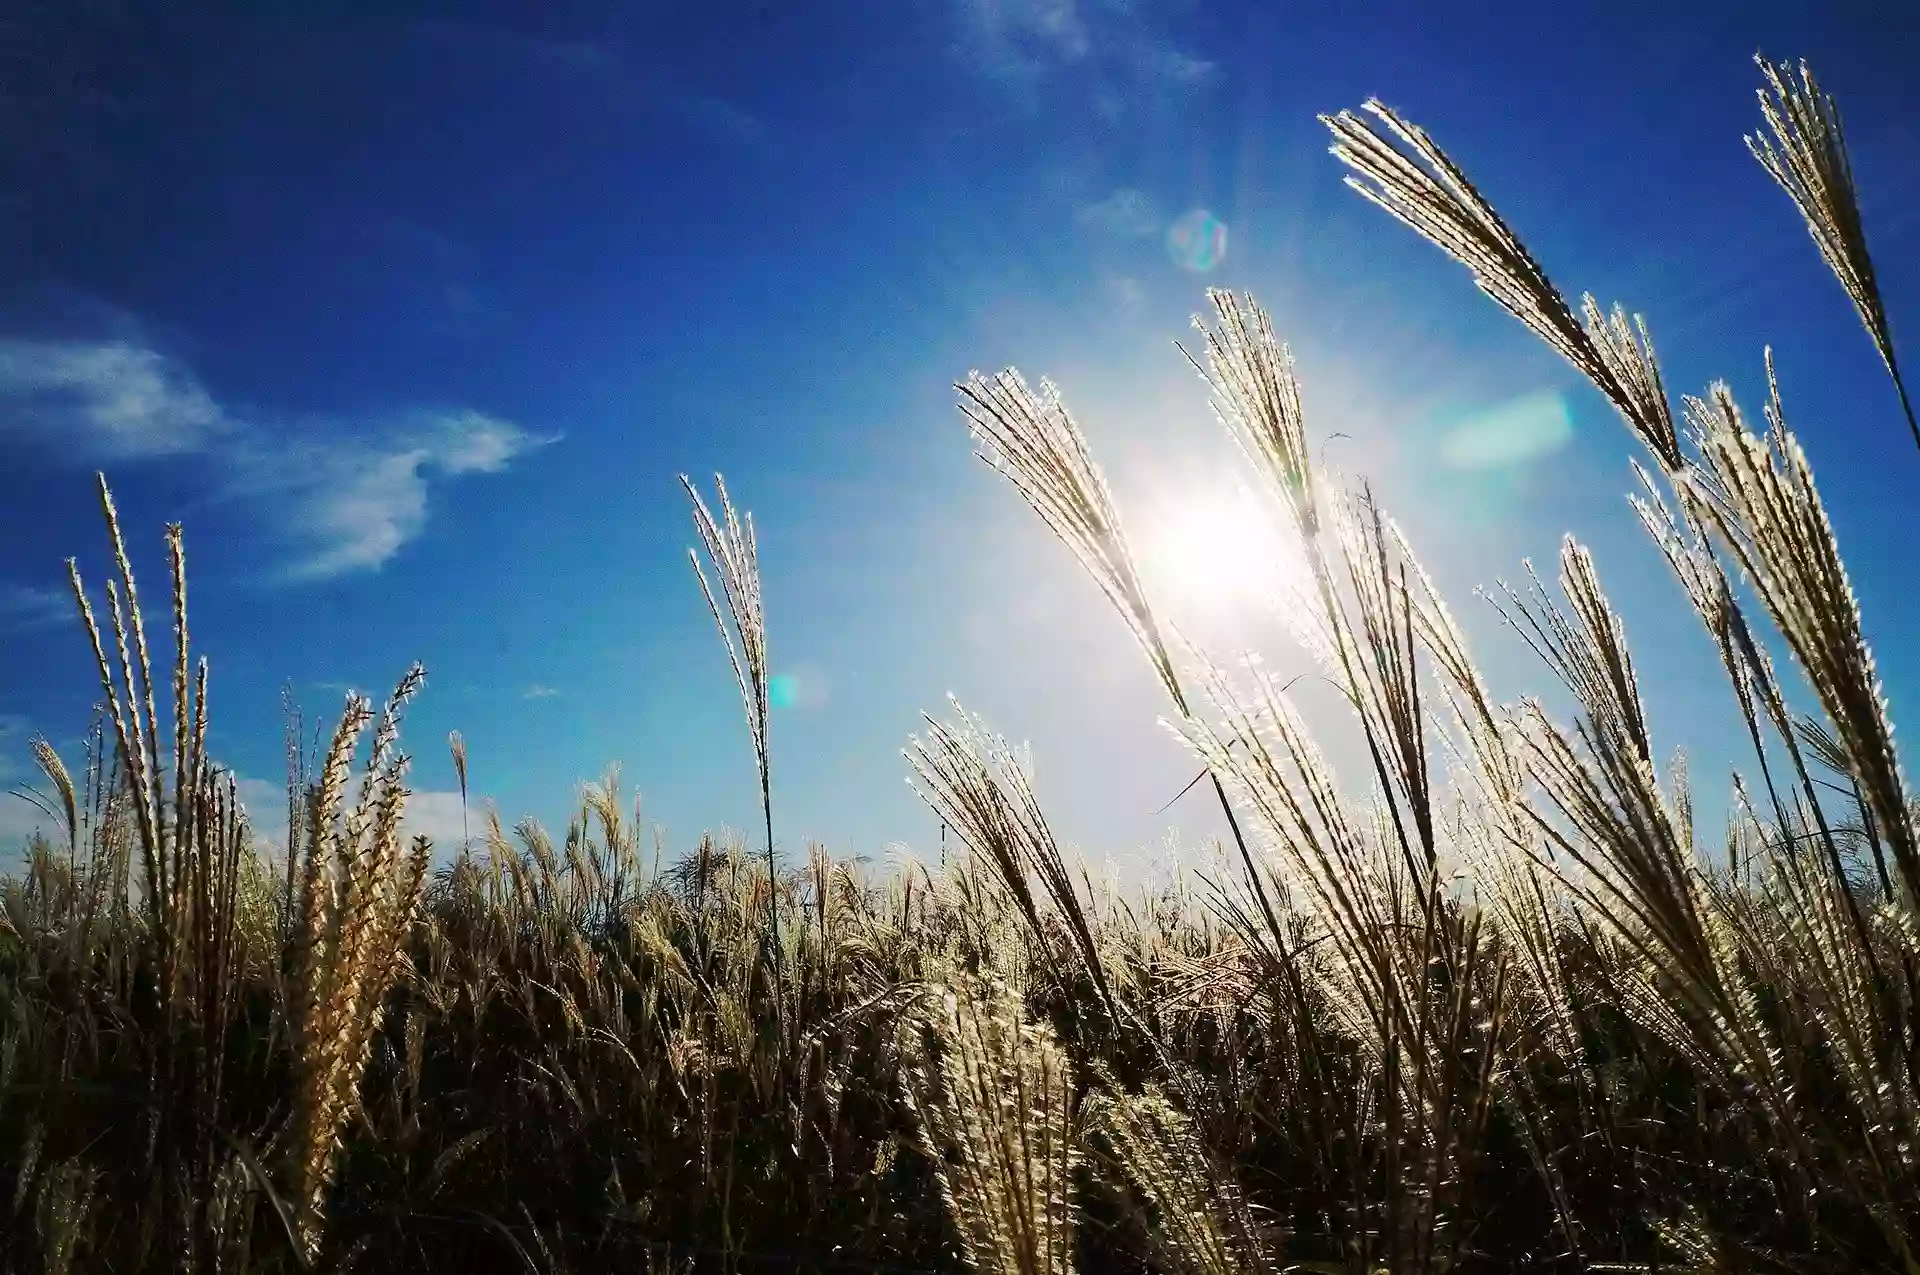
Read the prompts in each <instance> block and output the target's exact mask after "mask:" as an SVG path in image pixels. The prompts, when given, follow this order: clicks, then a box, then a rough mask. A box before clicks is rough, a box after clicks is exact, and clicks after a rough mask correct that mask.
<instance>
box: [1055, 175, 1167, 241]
mask: <svg viewBox="0 0 1920 1275" xmlns="http://www.w3.org/2000/svg"><path fill="white" fill-rule="evenodd" d="M1074 220H1075V221H1078V222H1079V223H1080V224H1081V225H1083V226H1091V227H1093V228H1094V229H1096V230H1101V231H1105V232H1106V233H1107V234H1110V235H1121V236H1124V237H1128V238H1140V237H1142V236H1144V235H1152V234H1157V233H1159V230H1160V227H1161V226H1163V225H1165V224H1166V219H1165V218H1164V217H1163V216H1161V213H1160V209H1159V208H1158V207H1157V206H1156V205H1155V204H1154V202H1153V200H1152V199H1150V198H1149V197H1148V196H1147V195H1146V194H1145V192H1143V191H1138V190H1135V189H1134V188H1133V187H1131V186H1121V187H1118V188H1116V189H1115V190H1114V191H1113V192H1112V193H1110V194H1109V195H1107V196H1106V197H1105V198H1104V199H1097V200H1095V201H1093V202H1092V203H1090V204H1082V205H1080V207H1078V208H1076V209H1075V210H1074Z"/></svg>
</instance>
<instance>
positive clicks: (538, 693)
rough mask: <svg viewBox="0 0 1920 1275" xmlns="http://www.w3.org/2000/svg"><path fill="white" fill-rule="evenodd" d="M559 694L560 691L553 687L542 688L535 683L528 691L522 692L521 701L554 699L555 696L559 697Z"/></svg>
mask: <svg viewBox="0 0 1920 1275" xmlns="http://www.w3.org/2000/svg"><path fill="white" fill-rule="evenodd" d="M559 693H560V692H559V691H558V690H555V689H554V688H553V687H551V686H542V685H541V684H540V683H538V682H535V683H534V684H533V685H532V686H529V687H528V688H527V689H526V690H524V691H521V692H520V698H521V699H552V698H553V697H554V696H556V695H558V694H559Z"/></svg>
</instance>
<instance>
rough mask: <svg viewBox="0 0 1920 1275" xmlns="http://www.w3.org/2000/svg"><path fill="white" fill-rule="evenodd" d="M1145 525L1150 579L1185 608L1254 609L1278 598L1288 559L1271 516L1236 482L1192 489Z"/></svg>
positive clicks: (1159, 591) (1173, 603) (1144, 551)
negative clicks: (1237, 485) (1228, 484)
mask: <svg viewBox="0 0 1920 1275" xmlns="http://www.w3.org/2000/svg"><path fill="white" fill-rule="evenodd" d="M1143 531H1144V533H1145V535H1144V538H1143V539H1144V542H1143V545H1142V558H1143V560H1144V561H1143V566H1144V568H1145V570H1146V573H1147V575H1148V577H1149V580H1150V582H1151V584H1152V585H1153V587H1154V589H1155V592H1156V593H1157V594H1159V596H1160V597H1162V598H1164V599H1165V601H1166V602H1167V603H1168V604H1169V605H1171V606H1173V607H1175V608H1176V609H1177V610H1178V611H1180V612H1205V613H1212V614H1215V615H1219V614H1224V613H1229V612H1237V611H1242V610H1246V609H1249V608H1252V607H1254V606H1255V605H1256V604H1257V603H1259V602H1260V601H1262V600H1263V599H1271V598H1273V597H1274V596H1275V594H1276V592H1277V590H1278V587H1279V585H1280V583H1281V578H1282V576H1283V575H1284V573H1285V571H1286V569H1287V563H1288V561H1289V556H1288V555H1286V554H1285V553H1283V552H1282V550H1283V546H1282V545H1281V543H1280V541H1279V538H1278V535H1277V533H1276V531H1275V528H1274V525H1273V522H1272V520H1271V519H1270V518H1268V517H1267V516H1266V515H1265V514H1264V512H1263V511H1262V510H1261V509H1260V508H1259V507H1258V506H1257V505H1256V504H1255V502H1254V500H1253V498H1252V497H1251V496H1250V495H1249V494H1247V493H1246V492H1245V491H1244V490H1241V489H1237V488H1214V489H1211V490H1206V491H1197V492H1192V493H1188V494H1187V495H1185V496H1184V497H1183V498H1182V499H1180V500H1178V501H1176V502H1169V503H1168V504H1166V505H1165V506H1164V507H1162V508H1161V509H1160V510H1159V511H1158V513H1157V516H1155V517H1154V518H1153V519H1152V521H1151V522H1150V524H1149V525H1148V526H1147V527H1145V528H1143Z"/></svg>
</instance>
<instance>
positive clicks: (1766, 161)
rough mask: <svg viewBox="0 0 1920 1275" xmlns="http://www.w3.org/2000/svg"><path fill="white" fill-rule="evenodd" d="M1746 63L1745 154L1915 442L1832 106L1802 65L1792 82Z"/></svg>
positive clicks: (1788, 69) (1789, 71)
mask: <svg viewBox="0 0 1920 1275" xmlns="http://www.w3.org/2000/svg"><path fill="white" fill-rule="evenodd" d="M1753 60H1754V63H1755V65H1757V66H1758V67H1759V68H1760V74H1761V75H1762V76H1763V77H1764V78H1765V80H1766V84H1765V85H1764V86H1763V87H1761V88H1760V89H1758V90H1756V91H1757V93H1758V94H1759V97H1760V113H1761V115H1762V116H1763V117H1764V118H1765V120H1766V124H1767V133H1750V134H1748V135H1747V138H1746V142H1747V149H1748V150H1749V151H1752V152H1753V157H1754V158H1755V159H1757V160H1759V161H1760V165H1761V167H1763V168H1765V169H1766V170H1767V172H1768V174H1769V175H1770V176H1772V178H1773V180H1774V181H1776V182H1778V183H1779V185H1780V189H1781V190H1784V191H1786V192H1787V198H1789V199H1791V200H1793V204H1794V207H1796V208H1798V209H1799V210H1800V215H1801V216H1802V217H1803V218H1805V219H1806V223H1807V233H1808V234H1810V235H1812V236H1813V242H1814V244H1815V245H1816V246H1817V247H1818V248H1819V249H1820V255H1821V257H1822V258H1824V259H1825V260H1826V263H1827V268H1828V269H1830V270H1832V271H1833V275H1834V278H1836V279H1838V280H1839V281H1840V286H1841V287H1842V288H1843V289H1845V290H1846V294H1847V298H1848V300H1850V301H1852V302H1853V308H1854V309H1855V310H1856V311H1857V312H1858V313H1859V315H1860V322H1861V323H1863V324H1865V325H1866V329H1867V335H1868V336H1869V337H1870V338H1872V340H1873V348H1874V349H1875V350H1877V351H1878V352H1879V354H1880V361H1881V362H1882V363H1884V364H1886V368H1887V375H1889V376H1890V377H1892V378H1893V387H1894V390H1895V391H1896V392H1897V393H1898V394H1899V395H1900V409H1901V410H1902V411H1903V412H1905V413H1906V416H1907V428H1908V429H1910V430H1912V431H1913V440H1914V442H1915V443H1917V444H1920V422H1917V421H1916V420H1915V419H1914V412H1913V404H1912V402H1911V401H1910V400H1909V399H1908V398H1907V387H1906V383H1905V382H1904V381H1903V380H1902V379H1901V376H1900V364H1899V361H1898V360H1897V359H1896V358H1895V356H1894V351H1893V332H1892V329H1891V328H1889V327H1888V325H1887V311H1886V306H1885V305H1884V303H1882V301H1881V299H1880V285H1879V283H1878V282H1877V281H1876V280H1875V278H1874V273H1873V258H1872V257H1871V256H1870V255H1868V253H1867V232H1866V229H1865V227H1863V226H1862V225H1861V222H1860V200H1859V196H1858V194H1857V193H1856V191H1855V190H1854V185H1853V164H1852V163H1851V161H1849V160H1848V158H1847V139H1846V133H1845V131H1844V130H1843V129H1842V128H1841V126H1840V108H1839V106H1838V105H1837V104H1836V103H1835V102H1834V100H1833V98H1832V96H1831V95H1829V94H1827V93H1824V92H1822V91H1821V89H1820V85H1819V83H1818V82H1817V81H1816V80H1815V79H1814V78H1813V72H1812V71H1811V70H1809V69H1808V67H1807V64H1806V63H1805V62H1802V63H1800V68H1799V74H1798V75H1797V76H1796V75H1795V74H1794V67H1793V64H1792V63H1790V62H1782V63H1780V64H1778V65H1777V66H1776V65H1775V64H1774V63H1772V62H1769V61H1768V60H1767V59H1766V58H1764V57H1762V56H1761V55H1759V54H1757V53H1756V54H1755V55H1754V58H1753ZM1768 134H1771V136H1768Z"/></svg>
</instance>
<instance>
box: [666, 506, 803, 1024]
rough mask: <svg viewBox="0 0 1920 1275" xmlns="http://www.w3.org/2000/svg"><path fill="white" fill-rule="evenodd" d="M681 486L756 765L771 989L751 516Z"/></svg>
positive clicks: (766, 807) (772, 875) (704, 590)
mask: <svg viewBox="0 0 1920 1275" xmlns="http://www.w3.org/2000/svg"><path fill="white" fill-rule="evenodd" d="M680 485H681V486H682V487H684V488H686V492H687V499H688V500H691V501H692V502H693V528H694V531H695V532H696V533H697V534H698V535H699V537H700V545H701V548H703V549H705V550H706V554H707V560H708V561H709V562H710V563H711V564H712V565H713V570H714V574H715V575H716V576H718V577H719V579H720V590H721V596H722V597H724V598H725V599H726V609H725V611H724V612H723V611H722V610H721V605H720V598H718V597H716V596H715V595H714V592H713V585H712V584H711V583H709V581H708V580H707V573H706V569H705V568H703V567H702V566H701V565H700V555H699V554H698V553H697V552H695V551H694V550H692V549H689V550H687V558H688V560H689V561H691V562H692V563H693V573H694V575H695V576H697V577H699V580H700V593H701V595H702V596H703V597H705V598H706V600H707V610H709V611H711V612H712V613H713V623H714V626H715V627H716V628H718V629H719V630H720V641H721V643H722V644H723V645H725V646H726V648H727V662H728V664H729V665H731V666H732V668H733V680H734V682H735V683H736V684H737V685H738V686H739V688H740V703H741V706H742V707H743V708H745V709H746V713H747V733H748V735H749V736H751V738H752V740H753V757H754V762H755V765H756V766H757V767H758V769H759V773H760V813H761V816H762V818H763V820H764V822H765V832H766V838H767V884H768V895H767V900H768V902H767V951H768V956H769V959H770V960H771V962H772V965H773V971H774V983H775V986H779V985H780V984H781V983H782V982H783V981H784V980H783V979H782V978H781V977H780V963H781V951H780V912H779V909H778V908H777V907H775V906H774V903H773V899H774V896H775V895H776V894H777V893H778V892H779V890H778V881H779V872H778V869H777V868H776V866H775V861H774V854H773V778H772V775H773V771H772V755H771V754H770V753H769V752H768V748H767V727H768V719H769V717H770V715H771V713H770V709H771V705H770V702H769V699H768V692H769V688H770V686H771V684H772V681H771V679H772V673H771V669H770V666H769V665H768V663H767V612H766V606H765V604H764V602H763V601H762V600H761V596H760V551H759V545H758V543H757V542H756V541H755V539H754V535H753V515H752V514H746V515H745V516H742V515H741V514H740V513H738V512H737V511H736V510H735V509H734V507H733V501H732V499H731V498H730V497H728V495H727V483H726V480H725V479H724V478H722V477H720V475H718V474H715V475H714V477H713V485H714V489H715V490H716V491H717V492H718V493H719V497H720V516H719V517H718V518H715V517H714V516H713V513H712V511H710V510H709V509H708V508H707V502H706V501H705V500H704V499H702V498H701V495H700V490H699V488H697V487H695V486H694V485H693V480H692V479H690V478H688V477H687V476H686V475H685V474H682V475H680ZM729 620H731V621H732V623H731V625H729V623H728V621H729ZM736 636H737V638H738V641H737V643H736V640H735V639H736Z"/></svg>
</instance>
